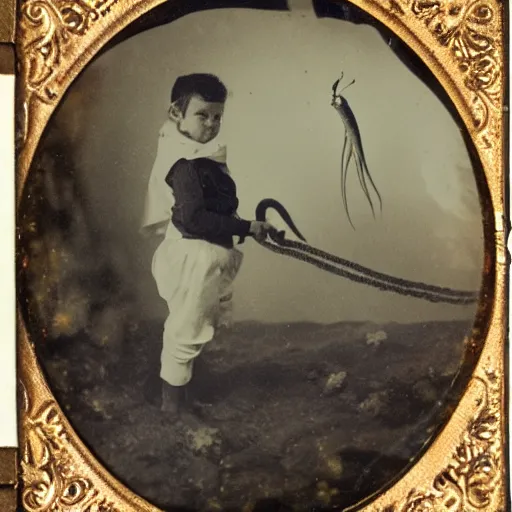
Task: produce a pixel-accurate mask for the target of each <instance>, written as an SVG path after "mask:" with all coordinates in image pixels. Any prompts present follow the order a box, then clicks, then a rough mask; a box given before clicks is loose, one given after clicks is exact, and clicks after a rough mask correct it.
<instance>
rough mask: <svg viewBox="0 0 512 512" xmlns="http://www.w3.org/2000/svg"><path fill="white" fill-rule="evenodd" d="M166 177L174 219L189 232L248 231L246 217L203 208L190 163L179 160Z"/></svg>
mask: <svg viewBox="0 0 512 512" xmlns="http://www.w3.org/2000/svg"><path fill="white" fill-rule="evenodd" d="M166 181H167V183H168V184H169V185H171V186H172V189H173V193H174V198H175V204H174V213H173V216H174V219H175V220H176V221H177V222H179V223H180V224H181V225H182V226H183V227H184V228H185V229H186V230H187V231H188V232H189V233H190V234H191V235H196V236H208V235H210V236H240V237H245V236H248V235H249V232H250V229H251V222H250V221H248V220H243V219H240V218H235V217H230V216H227V215H220V214H218V213H215V212H211V211H208V210H207V209H206V205H205V202H204V195H203V189H202V187H201V183H200V182H199V177H198V175H197V172H196V170H195V169H194V164H193V163H191V162H189V161H187V160H179V161H178V162H176V164H174V166H173V168H172V169H171V171H170V172H169V175H168V176H167V178H166Z"/></svg>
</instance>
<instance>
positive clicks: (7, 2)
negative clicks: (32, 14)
mask: <svg viewBox="0 0 512 512" xmlns="http://www.w3.org/2000/svg"><path fill="white" fill-rule="evenodd" d="M16 3H17V2H16V0H0V13H1V14H0V43H14V40H15V36H16Z"/></svg>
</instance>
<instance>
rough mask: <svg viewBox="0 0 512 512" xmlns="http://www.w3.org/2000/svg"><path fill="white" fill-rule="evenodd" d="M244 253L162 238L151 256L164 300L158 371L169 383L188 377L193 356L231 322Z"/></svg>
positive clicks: (183, 382)
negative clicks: (234, 283)
mask: <svg viewBox="0 0 512 512" xmlns="http://www.w3.org/2000/svg"><path fill="white" fill-rule="evenodd" d="M242 259H243V254H242V252H240V251H239V250H237V249H226V248H224V247H220V246H218V245H214V244H211V243H209V242H205V241H203V240H190V239H178V240H171V239H165V240H164V241H163V242H162V243H161V244H160V246H159V247H158V249H157V250H156V252H155V254H154V256H153V264H152V272H153V277H154V278H155V281H156V284H157V287H158V293H159V294H160V296H161V297H162V298H163V299H164V300H165V301H166V302H167V305H168V307H169V316H168V317H167V320H166V321H165V325H164V336H163V350H162V357H161V362H162V366H161V371H160V376H161V378H162V379H163V380H165V381H166V382H168V383H169V384H171V385H172V386H184V385H186V384H188V382H189V381H190V379H191V378H192V368H193V362H194V359H195V358H196V357H197V356H198V355H199V354H200V353H201V351H202V349H203V347H204V345H205V344H206V343H208V342H209V341H211V340H212V339H213V337H214V334H215V331H216V329H217V328H218V327H223V326H225V327H228V326H230V325H231V321H232V311H233V290H232V286H233V281H234V279H235V277H236V275H237V274H238V271H239V270H240V266H241V264H242Z"/></svg>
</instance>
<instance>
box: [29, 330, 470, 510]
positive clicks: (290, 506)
mask: <svg viewBox="0 0 512 512" xmlns="http://www.w3.org/2000/svg"><path fill="white" fill-rule="evenodd" d="M470 327H471V326H470V325H469V324H468V323H430V324H421V325H420V324H417V325H399V324H390V325H373V324H369V323H368V324H364V323H358V324H350V323H342V324H335V325H328V326H325V325H316V324H292V325H283V324H274V325H266V324H258V323H244V324H237V325H236V326H235V327H234V328H233V329H232V330H231V331H229V332H225V333H223V335H222V336H220V337H219V338H218V339H217V340H216V341H215V342H214V343H211V344H210V345H209V346H208V347H207V349H206V350H205V351H204V353H203V355H202V357H201V359H200V360H199V361H198V364H197V365H196V371H195V377H194V380H193V382H192V384H191V385H190V386H189V389H188V391H187V396H186V402H185V404H184V408H183V411H182V415H181V418H179V419H173V418H171V417H169V416H168V415H166V414H165V413H163V412H161V411H160V409H159V407H158V397H159V378H158V371H159V355H160V349H161V341H160V339H161V328H160V326H158V325H153V324H140V325H136V326H134V327H133V329H132V330H131V333H130V336H129V337H128V338H127V339H126V340H125V342H124V345H123V346H122V350H121V351H120V352H119V353H115V354H114V353H112V351H109V350H107V349H105V348H98V346H94V345H92V344H91V343H87V342H86V341H85V339H84V336H80V335H78V336H75V337H73V338H68V339H61V340H59V341H58V342H56V343H53V344H51V345H47V346H40V349H39V352H40V357H41V360H42V361H43V366H44V369H45V371H46V372H47V375H48V378H49V382H50V383H51V386H52V388H53V390H54V392H55V393H56V396H57V398H58V399H59V401H60V404H61V406H62V407H63V408H64V410H65V411H66V412H67V415H68V418H69V419H70V421H71V422H72V424H73V426H74V427H75V429H76V430H77V432H78V433H79V435H80V436H81V437H82V439H83V440H84V441H85V442H86V444H87V445H88V446H89V447H90V448H91V450H92V451H93V452H94V453H95V454H96V456H97V457H98V458H99V459H100V460H101V461H102V462H103V463H104V465H105V466H106V467H107V468H108V469H109V470H110V471H111V472H112V473H113V474H114V475H115V476H116V477H118V478H119V479H120V480H121V481H122V482H124V483H125V484H126V485H127V486H128V487H130V488H131V489H132V490H134V491H135V492H136V493H138V494H139V495H141V496H143V497H144V498H146V499H147V500H149V501H150V502H152V503H153V504H155V505H157V506H159V507H161V508H162V509H165V510H233V511H234V510H244V512H245V511H249V510H251V511H255V510H256V511H257V510H265V511H269V512H271V511H272V510H276V511H277V510H282V511H284V510H300V511H306V510H308V511H313V510H315V511H320V510H330V509H331V508H332V506H336V507H342V508H343V507H346V506H349V505H351V504H354V503H356V502H358V501H359V500H360V499H362V498H365V497H367V496H369V495H370V494H371V493H372V492H374V491H377V490H378V489H380V488H381V487H382V486H383V485H385V484H387V483H389V482H390V480H391V479H392V478H393V477H395V476H397V475H398V473H399V471H401V470H403V469H404V468H405V467H406V466H407V465H408V464H409V463H410V459H411V458H413V457H415V456H416V455H417V454H418V453H419V452H420V450H421V448H422V445H424V443H425V442H426V441H427V440H428V438H429V436H430V435H431V433H432V432H433V428H434V427H435V426H436V425H438V424H439V422H440V421H441V418H442V416H443V411H445V409H446V407H445V402H443V400H444V398H445V395H446V392H447V390H448V389H449V388H450V384H451V381H452V378H453V376H454V375H455V373H456V371H457V368H458V365H459V364H460V361H461V359H462V352H463V340H464V337H465V336H466V335H467V334H468V330H469V329H470ZM445 412H446V411H445ZM244 507H245V508H244Z"/></svg>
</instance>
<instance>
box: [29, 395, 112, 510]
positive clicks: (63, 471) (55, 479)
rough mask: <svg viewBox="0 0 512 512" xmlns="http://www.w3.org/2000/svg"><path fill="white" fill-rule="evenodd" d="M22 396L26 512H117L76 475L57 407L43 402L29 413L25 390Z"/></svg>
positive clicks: (85, 480) (89, 482) (91, 486)
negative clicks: (23, 404) (23, 407)
mask: <svg viewBox="0 0 512 512" xmlns="http://www.w3.org/2000/svg"><path fill="white" fill-rule="evenodd" d="M22 387H23V386H22ZM23 396H24V401H25V416H24V425H23V428H24V436H23V440H24V445H23V446H22V459H21V475H22V480H23V491H22V494H21V500H22V506H23V509H24V510H26V511H27V512H50V511H55V512H57V511H58V512H71V511H73V512H118V509H117V508H116V507H115V506H114V505H113V504H112V503H110V502H108V501H107V500H106V499H104V498H103V497H102V496H101V495H100V493H99V492H98V491H97V490H96V489H95V488H94V486H93V484H92V482H91V480H89V479H88V478H84V477H82V476H80V475H79V474H78V471H77V468H76V467H75V465H74V463H73V457H72V456H71V454H70V453H69V451H68V450H67V448H66V447H67V446H69V444H70V440H69V438H68V435H67V432H66V429H65V426H64V424H63V422H62V419H61V417H60V414H59V411H58V409H57V406H56V405H55V404H54V403H53V402H45V403H44V404H43V405H42V406H41V407H40V408H39V409H38V410H37V411H31V410H30V404H29V402H28V394H27V393H26V390H25V389H24V393H23Z"/></svg>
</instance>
